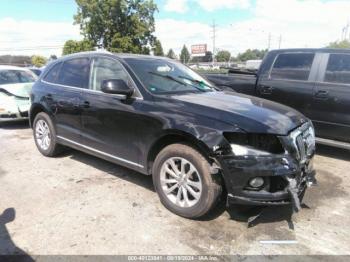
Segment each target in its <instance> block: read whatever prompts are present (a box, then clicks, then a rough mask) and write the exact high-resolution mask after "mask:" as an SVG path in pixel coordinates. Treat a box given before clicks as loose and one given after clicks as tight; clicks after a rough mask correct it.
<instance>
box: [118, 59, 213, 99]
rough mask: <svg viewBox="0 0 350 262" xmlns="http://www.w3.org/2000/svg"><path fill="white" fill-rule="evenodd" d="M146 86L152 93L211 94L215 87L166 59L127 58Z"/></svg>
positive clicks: (187, 69)
mask: <svg viewBox="0 0 350 262" xmlns="http://www.w3.org/2000/svg"><path fill="white" fill-rule="evenodd" d="M125 61H126V62H127V63H128V65H129V66H130V67H131V68H132V70H133V71H134V72H135V73H136V75H137V76H138V77H139V79H140V80H141V81H142V83H143V84H144V86H145V87H146V88H147V89H148V90H149V91H150V92H152V93H155V94H166V93H180V92H210V91H213V90H214V87H213V86H212V85H211V84H210V83H209V82H208V81H206V80H205V79H204V78H203V77H201V76H200V75H199V74H197V73H196V72H194V71H192V70H191V69H190V68H188V67H186V66H184V65H183V64H181V63H179V62H176V61H169V60H165V59H147V58H145V59H142V58H126V59H125Z"/></svg>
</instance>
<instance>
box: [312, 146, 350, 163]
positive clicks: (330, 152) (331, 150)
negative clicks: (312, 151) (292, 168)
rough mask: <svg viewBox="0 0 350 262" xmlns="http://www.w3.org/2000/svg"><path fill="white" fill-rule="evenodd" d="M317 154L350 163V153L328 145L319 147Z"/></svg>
mask: <svg viewBox="0 0 350 262" xmlns="http://www.w3.org/2000/svg"><path fill="white" fill-rule="evenodd" d="M316 154H317V155H321V156H326V157H331V158H336V159H340V160H344V161H350V151H349V150H346V149H342V148H337V147H331V146H326V145H319V144H318V145H317V149H316Z"/></svg>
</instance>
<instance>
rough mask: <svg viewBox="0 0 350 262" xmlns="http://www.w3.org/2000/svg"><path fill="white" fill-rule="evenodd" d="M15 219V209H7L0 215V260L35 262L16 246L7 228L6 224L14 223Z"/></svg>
mask: <svg viewBox="0 0 350 262" xmlns="http://www.w3.org/2000/svg"><path fill="white" fill-rule="evenodd" d="M15 218H16V210H15V209H14V208H7V209H5V210H4V212H2V214H0V256H1V257H0V258H3V259H4V261H23V262H27V261H28V262H31V261H34V259H32V258H31V256H29V255H28V254H27V253H26V252H24V251H23V250H22V249H20V248H19V247H17V246H16V244H15V243H14V242H13V241H12V239H11V236H10V233H9V231H8V230H7V228H6V224H7V223H10V222H12V221H14V220H15Z"/></svg>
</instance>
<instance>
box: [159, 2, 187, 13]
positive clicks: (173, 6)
mask: <svg viewBox="0 0 350 262" xmlns="http://www.w3.org/2000/svg"><path fill="white" fill-rule="evenodd" d="M164 10H165V11H168V12H175V13H186V12H187V10H188V6H187V0H167V2H166V3H165V5H164Z"/></svg>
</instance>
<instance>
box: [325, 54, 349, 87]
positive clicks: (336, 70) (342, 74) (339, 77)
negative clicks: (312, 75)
mask: <svg viewBox="0 0 350 262" xmlns="http://www.w3.org/2000/svg"><path fill="white" fill-rule="evenodd" d="M324 81H325V82H331V83H343V84H350V55H343V54H331V55H330V56H329V60H328V65H327V70H326V74H325V77H324Z"/></svg>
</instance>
